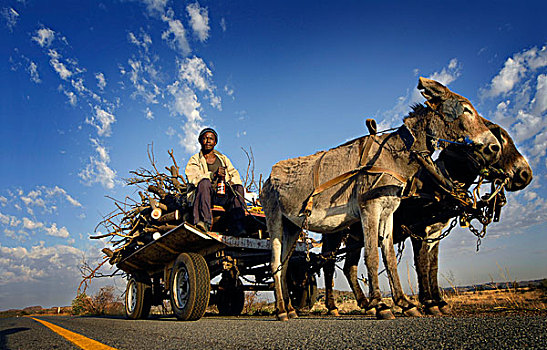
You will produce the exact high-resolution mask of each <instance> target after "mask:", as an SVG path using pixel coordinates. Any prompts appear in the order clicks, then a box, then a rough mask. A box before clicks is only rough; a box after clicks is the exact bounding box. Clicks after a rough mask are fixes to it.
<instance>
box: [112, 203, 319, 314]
mask: <svg viewBox="0 0 547 350" xmlns="http://www.w3.org/2000/svg"><path fill="white" fill-rule="evenodd" d="M220 212H222V210H220ZM216 214H217V215H218V214H220V216H217V220H216V223H215V224H214V225H213V230H214V229H215V227H219V225H222V215H221V214H222V213H218V212H217V213H216ZM219 217H220V218H221V219H220V220H218V218H219ZM264 221H265V220H264V214H261V213H252V212H250V213H248V215H247V217H246V226H247V228H248V232H253V234H251V235H250V236H249V237H233V236H228V235H222V234H219V233H217V232H203V231H201V230H200V229H198V228H196V227H194V226H193V225H190V224H188V223H186V222H184V223H181V224H180V225H178V226H177V227H176V228H174V229H172V230H170V231H169V232H166V233H165V234H163V235H162V236H161V237H159V238H158V239H156V240H152V241H151V242H150V243H148V244H146V245H144V246H142V247H140V248H139V249H137V250H135V251H134V252H133V253H131V254H130V255H128V256H127V257H125V258H123V259H121V260H120V261H119V262H117V267H118V268H119V269H121V270H123V271H125V272H127V273H128V281H127V288H126V293H125V311H126V315H127V317H128V318H130V319H141V318H147V317H148V314H149V312H150V307H151V306H152V305H162V304H163V301H164V300H170V304H171V309H172V311H173V313H174V314H175V316H176V317H177V318H178V319H179V320H198V319H200V318H201V317H202V316H203V315H204V314H205V310H206V308H207V306H208V305H209V304H216V305H217V307H218V310H219V313H220V314H221V315H239V314H240V313H241V312H242V310H243V307H244V302H245V291H261V290H264V291H266V290H273V279H272V277H271V276H272V273H271V268H270V257H271V244H270V241H269V239H268V237H267V233H266V232H264V231H262V229H263V228H264V227H265V226H264ZM310 248H312V245H311V244H309V246H308V247H306V243H305V242H298V243H297V246H296V248H295V253H294V254H293V257H292V258H291V260H290V261H289V268H288V274H289V278H288V281H289V284H290V285H289V290H290V296H291V299H292V301H293V305H295V307H297V308H304V307H311V306H313V304H314V303H315V301H316V298H317V282H316V276H315V272H313V271H312V269H311V267H310V264H309V261H308V259H307V256H308V251H309V249H310ZM314 271H318V269H316V270H314ZM217 276H221V278H220V281H219V282H218V283H214V284H213V283H212V280H213V279H214V278H215V277H217ZM217 280H218V279H217Z"/></svg>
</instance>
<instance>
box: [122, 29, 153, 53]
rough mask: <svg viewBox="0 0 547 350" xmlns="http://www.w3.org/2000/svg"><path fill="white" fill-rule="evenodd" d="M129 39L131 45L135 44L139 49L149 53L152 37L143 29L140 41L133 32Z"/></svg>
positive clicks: (128, 35) (130, 33)
mask: <svg viewBox="0 0 547 350" xmlns="http://www.w3.org/2000/svg"><path fill="white" fill-rule="evenodd" d="M127 39H128V40H129V42H130V43H131V44H134V45H136V46H138V47H141V48H143V49H144V51H148V49H149V48H150V45H152V38H151V37H150V35H149V34H148V33H146V32H144V30H142V29H141V39H140V40H139V38H137V36H136V35H135V34H133V33H132V32H129V34H127Z"/></svg>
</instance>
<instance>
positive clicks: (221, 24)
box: [220, 17, 226, 32]
mask: <svg viewBox="0 0 547 350" xmlns="http://www.w3.org/2000/svg"><path fill="white" fill-rule="evenodd" d="M220 28H221V29H222V31H223V32H225V31H226V20H225V19H224V17H222V18H221V19H220Z"/></svg>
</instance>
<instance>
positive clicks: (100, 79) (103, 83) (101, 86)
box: [95, 73, 106, 90]
mask: <svg viewBox="0 0 547 350" xmlns="http://www.w3.org/2000/svg"><path fill="white" fill-rule="evenodd" d="M95 79H97V87H98V88H99V89H101V90H104V88H105V87H106V79H105V77H104V74H103V73H96V74H95Z"/></svg>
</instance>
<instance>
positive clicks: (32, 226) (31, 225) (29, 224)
mask: <svg viewBox="0 0 547 350" xmlns="http://www.w3.org/2000/svg"><path fill="white" fill-rule="evenodd" d="M23 227H24V228H26V229H28V230H36V229H38V228H43V227H44V224H43V223H41V222H39V221H32V220H31V219H29V218H27V217H24V218H23Z"/></svg>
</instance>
